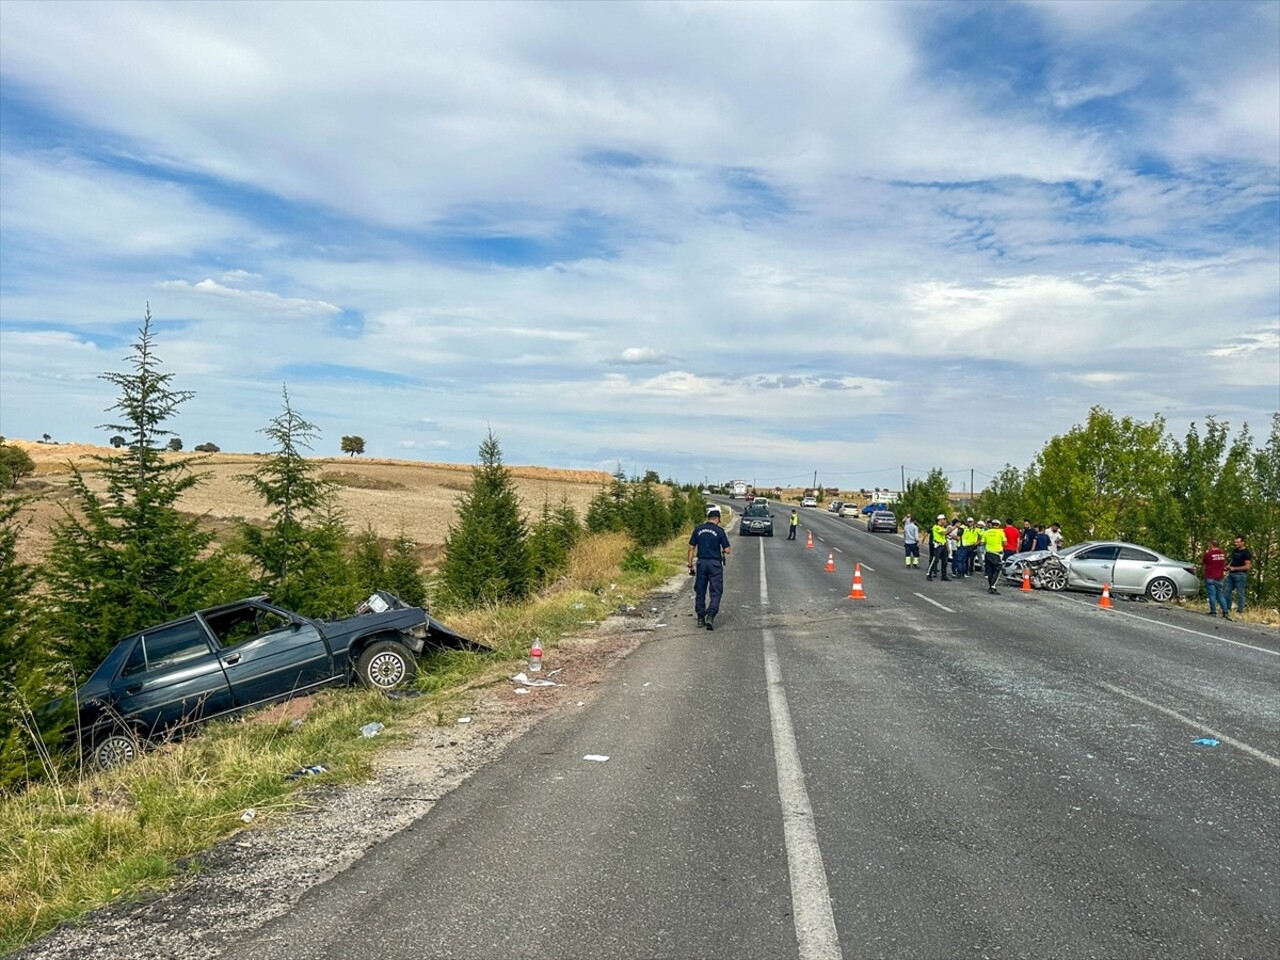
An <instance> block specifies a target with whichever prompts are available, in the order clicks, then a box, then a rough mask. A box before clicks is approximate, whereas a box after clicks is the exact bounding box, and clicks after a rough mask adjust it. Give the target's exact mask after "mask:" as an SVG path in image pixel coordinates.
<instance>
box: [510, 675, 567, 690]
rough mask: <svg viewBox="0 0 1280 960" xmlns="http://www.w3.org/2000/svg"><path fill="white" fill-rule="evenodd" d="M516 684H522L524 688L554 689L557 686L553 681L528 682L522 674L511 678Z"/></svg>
mask: <svg viewBox="0 0 1280 960" xmlns="http://www.w3.org/2000/svg"><path fill="white" fill-rule="evenodd" d="M511 679H512V680H514V681H515V682H516V683H523V684H524V685H525V686H526V687H554V686H558V684H557V683H556V682H555V681H554V680H530V679H529V678H528V677H526V676H525V675H524V674H523V673H517V674H516V675H515V676H514V677H512V678H511Z"/></svg>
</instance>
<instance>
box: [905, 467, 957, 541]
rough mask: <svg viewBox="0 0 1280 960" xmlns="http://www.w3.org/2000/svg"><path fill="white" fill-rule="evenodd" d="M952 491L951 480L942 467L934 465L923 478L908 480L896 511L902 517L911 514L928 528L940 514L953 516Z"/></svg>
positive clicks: (918, 522)
mask: <svg viewBox="0 0 1280 960" xmlns="http://www.w3.org/2000/svg"><path fill="white" fill-rule="evenodd" d="M950 493H951V480H950V479H949V478H948V477H947V475H946V474H945V473H944V472H943V471H942V468H941V467H934V468H933V469H932V470H930V471H929V474H928V476H926V477H925V478H924V479H923V480H908V481H907V489H906V490H904V491H903V492H902V497H901V498H900V499H899V500H898V510H897V511H896V512H897V514H898V516H900V517H905V516H907V515H908V514H910V515H911V516H913V517H915V518H916V523H917V524H918V525H919V526H921V527H925V528H927V527H929V526H931V525H932V524H933V520H934V517H936V516H937V515H938V514H940V513H942V514H946V515H947V516H951V500H950V498H949V496H948V495H949V494H950Z"/></svg>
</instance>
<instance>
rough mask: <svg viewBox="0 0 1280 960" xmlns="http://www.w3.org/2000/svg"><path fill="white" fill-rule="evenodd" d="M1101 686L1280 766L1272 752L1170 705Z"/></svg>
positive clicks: (1115, 688)
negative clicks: (1228, 734) (1228, 733)
mask: <svg viewBox="0 0 1280 960" xmlns="http://www.w3.org/2000/svg"><path fill="white" fill-rule="evenodd" d="M1099 686H1101V687H1102V688H1103V689H1104V690H1110V691H1111V692H1112V693H1118V694H1120V696H1122V697H1128V698H1129V699H1130V700H1132V701H1134V702H1135V703H1140V704H1142V705H1143V706H1144V707H1150V708H1151V709H1152V710H1158V711H1160V712H1161V713H1163V714H1165V715H1166V716H1169V717H1173V719H1175V720H1178V721H1180V722H1182V723H1185V724H1186V725H1187V726H1188V727H1190V728H1191V729H1192V730H1195V731H1196V732H1197V733H1201V732H1203V733H1207V734H1209V736H1211V737H1217V738H1218V739H1219V740H1221V741H1222V742H1223V743H1229V744H1230V745H1231V746H1233V747H1235V748H1236V749H1237V750H1243V751H1244V752H1245V753H1248V754H1251V755H1252V756H1255V757H1257V758H1258V759H1259V760H1261V761H1262V762H1263V763H1269V764H1271V766H1273V767H1280V757H1273V756H1271V754H1269V753H1264V752H1263V751H1261V750H1259V749H1258V748H1257V747H1251V746H1249V744H1247V743H1244V742H1243V741H1240V740H1237V739H1235V738H1234V737H1229V736H1227V735H1226V734H1225V733H1219V732H1218V731H1217V730H1214V729H1213V728H1212V727H1206V726H1205V725H1204V724H1203V723H1200V722H1199V721H1196V720H1192V719H1191V718H1190V717H1184V716H1183V715H1182V714H1180V713H1178V711H1177V710H1170V709H1169V708H1168V707H1162V706H1160V704H1158V703H1152V702H1151V701H1150V700H1147V699H1146V698H1145V697H1140V696H1138V695H1137V694H1136V693H1130V692H1129V691H1128V690H1125V689H1122V688H1121V687H1116V686H1113V685H1111V684H1109V683H1105V682H1104V683H1100V684H1099Z"/></svg>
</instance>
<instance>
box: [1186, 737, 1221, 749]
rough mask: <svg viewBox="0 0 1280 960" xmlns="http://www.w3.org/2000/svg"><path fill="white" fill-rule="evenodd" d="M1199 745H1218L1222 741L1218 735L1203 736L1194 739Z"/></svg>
mask: <svg viewBox="0 0 1280 960" xmlns="http://www.w3.org/2000/svg"><path fill="white" fill-rule="evenodd" d="M1191 742H1192V743H1194V744H1195V745H1196V746H1197V747H1216V746H1217V745H1218V744H1219V743H1220V742H1221V741H1219V740H1218V739H1217V737H1201V738H1200V739H1198V740H1192V741H1191Z"/></svg>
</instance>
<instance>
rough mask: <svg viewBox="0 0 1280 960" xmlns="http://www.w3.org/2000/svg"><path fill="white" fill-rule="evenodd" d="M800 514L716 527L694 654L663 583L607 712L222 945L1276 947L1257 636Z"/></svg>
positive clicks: (518, 951)
mask: <svg viewBox="0 0 1280 960" xmlns="http://www.w3.org/2000/svg"><path fill="white" fill-rule="evenodd" d="M783 517H784V514H783V512H782V511H779V512H778V520H783ZM802 518H803V521H804V522H803V525H802V528H801V537H800V540H798V541H796V542H788V541H787V540H786V539H785V537H784V535H785V527H784V526H782V525H781V524H779V534H780V535H779V536H778V537H775V538H773V539H759V540H758V539H748V538H739V537H737V536H734V537H733V544H734V555H733V559H732V562H731V563H730V564H729V566H728V570H727V576H726V580H727V589H726V598H725V603H724V606H723V609H722V612H721V616H720V618H719V619H718V620H717V630H716V631H715V632H714V633H708V632H706V631H700V630H696V629H695V628H694V624H693V618H692V603H691V600H690V597H689V595H688V594H689V592H688V591H685V592H682V594H681V596H680V597H679V598H677V600H675V601H673V603H674V604H676V606H675V608H674V609H673V612H672V614H671V615H669V618H668V619H669V623H670V625H669V627H667V628H666V629H665V630H664V631H662V632H661V633H660V634H659V639H655V640H654V641H652V642H649V643H647V644H646V645H645V646H643V647H642V648H641V649H640V650H638V651H637V652H636V653H635V654H633V655H632V656H631V657H630V658H629V659H628V660H627V661H626V662H625V663H624V664H623V665H622V666H621V667H620V668H618V669H617V670H616V671H615V674H614V675H613V678H612V679H611V681H610V684H611V689H610V690H609V691H608V693H607V694H606V695H605V696H603V697H600V698H599V699H598V700H596V701H595V702H594V703H593V704H591V705H590V706H589V707H587V708H586V709H584V710H583V711H580V712H578V713H575V714H573V715H567V714H566V715H564V716H559V717H557V718H555V719H552V720H548V721H546V722H544V723H542V724H541V725H539V726H538V727H536V728H535V729H534V730H533V731H531V732H530V733H529V734H527V735H526V736H525V737H524V738H523V739H521V740H520V741H519V742H518V744H517V745H516V747H515V748H514V749H513V750H512V751H510V752H509V753H508V755H507V756H506V757H505V758H504V759H503V760H502V761H501V762H499V763H495V764H493V765H491V766H489V767H487V768H485V769H484V770H482V771H481V772H480V773H478V774H476V775H475V776H474V777H472V778H471V779H470V780H468V781H467V782H466V783H464V784H463V785H462V786H461V787H460V788H458V789H457V790H455V791H454V792H453V793H451V794H449V795H448V796H447V797H445V798H444V799H443V800H442V801H441V802H440V803H439V804H438V805H437V806H436V808H435V809H434V810H433V811H432V812H431V813H430V814H429V815H428V816H427V817H425V818H423V819H422V820H420V821H418V822H417V823H415V824H414V825H413V826H412V827H410V828H409V829H407V830H405V831H403V832H401V833H400V834H398V835H396V836H395V838H394V839H393V840H391V841H389V842H386V843H384V844H382V845H381V846H379V847H377V848H375V849H374V850H373V851H372V852H371V853H370V854H369V855H366V856H365V857H364V858H363V860H361V861H360V862H359V863H358V864H357V865H356V866H354V867H353V868H351V869H349V870H347V871H345V872H343V873H341V874H340V875H338V876H336V877H334V878H332V879H331V880H329V881H327V882H325V883H323V884H321V885H319V886H317V887H315V888H313V889H312V890H311V891H310V892H309V893H308V894H307V895H306V896H305V897H304V898H303V900H302V901H301V902H300V903H299V905H298V906H297V908H295V909H294V910H293V911H291V912H290V913H289V914H288V915H286V916H283V917H281V918H279V919H277V920H275V921H273V922H270V923H268V924H267V925H265V926H263V927H260V928H258V929H257V930H255V931H253V933H252V934H250V935H247V938H246V939H245V940H244V941H243V942H241V943H239V944H237V945H234V946H233V947H231V948H230V949H229V950H227V951H226V952H225V953H224V956H227V957H237V958H246V960H261V958H263V957H272V958H289V960H302V958H343V960H348V958H350V960H364V958H368V960H373V958H379V960H382V958H386V960H390V958H397V960H399V958H415V960H419V958H429V957H442V958H454V960H460V958H472V957H474V958H485V960H492V958H508V957H510V958H517V957H521V958H523V957H527V958H575V957H584V958H585V957H593V958H594V957H608V958H615V960H627V958H654V957H670V958H726V960H740V958H748V957H761V958H792V957H795V958H803V960H812V958H836V957H845V958H860V957H911V958H933V957H936V958H944V957H1071V958H1086V957H1100V958H1102V957H1105V958H1125V957H1135V958H1137V957H1142V958H1148V957H1164V958H1173V957H1188V958H1190V957H1194V958H1205V957H1258V958H1262V957H1275V956H1277V955H1278V954H1280V893H1278V890H1280V886H1278V881H1280V830H1277V826H1278V825H1280V824H1278V823H1277V819H1278V817H1277V803H1276V801H1277V793H1278V789H1277V787H1278V785H1280V642H1278V641H1280V638H1278V637H1277V636H1276V634H1275V632H1274V631H1263V630H1259V629H1253V628H1249V627H1248V626H1247V625H1242V624H1224V623H1222V622H1221V621H1218V620H1210V619H1209V618H1208V617H1205V616H1203V615H1195V614H1192V613H1191V612H1189V611H1180V610H1175V609H1165V608H1161V607H1158V606H1156V605H1154V604H1147V603H1129V602H1124V601H1116V606H1115V609H1113V610H1109V611H1106V610H1101V609H1099V608H1098V604H1097V599H1096V598H1094V597H1090V596H1088V595H1084V594H1065V595H1053V594H1047V593H1041V592H1036V593H1022V592H1020V591H1018V590H1017V589H1016V587H1003V588H1002V592H1001V594H1000V596H989V595H988V594H987V593H986V590H985V583H984V582H982V581H980V580H979V579H977V578H974V579H972V580H965V581H960V582H953V583H941V582H937V581H935V582H932V583H926V582H925V580H924V573H923V570H920V571H915V572H912V571H907V570H905V569H904V568H903V563H902V551H901V541H900V538H899V537H896V536H889V535H876V536H872V535H869V534H867V533H865V532H863V531H862V530H861V525H860V524H856V523H855V522H853V521H849V520H842V519H840V518H838V517H835V516H833V515H830V514H827V513H824V512H820V511H816V510H806V511H803V513H802ZM807 529H812V530H813V531H814V534H815V538H816V540H815V547H814V549H811V550H810V549H806V547H805V540H804V537H805V532H806V530H807ZM828 555H830V556H831V557H832V559H833V561H834V563H835V566H836V570H835V572H834V573H829V572H827V571H826V570H825V569H824V566H825V564H826V560H827V557H828ZM855 561H856V562H860V563H861V564H862V573H863V586H864V590H865V593H866V599H864V600H854V599H850V598H849V596H848V595H849V592H850V587H851V585H852V583H851V581H852V574H853V564H854V562H855ZM674 610H678V612H679V615H678V616H676V615H675V613H674ZM1204 736H1211V737H1215V738H1217V739H1218V740H1219V741H1220V743H1219V745H1218V746H1216V747H1207V746H1200V745H1196V744H1193V742H1192V741H1193V740H1195V739H1197V738H1200V737H1204ZM588 754H593V755H604V756H608V758H609V759H608V760H607V761H605V762H599V761H589V760H585V759H583V758H584V756H585V755H588Z"/></svg>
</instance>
